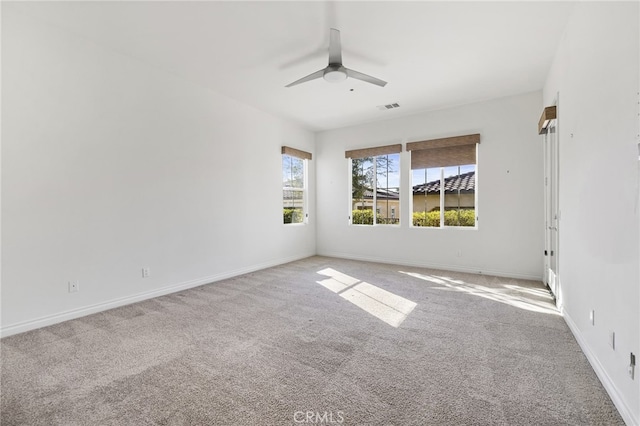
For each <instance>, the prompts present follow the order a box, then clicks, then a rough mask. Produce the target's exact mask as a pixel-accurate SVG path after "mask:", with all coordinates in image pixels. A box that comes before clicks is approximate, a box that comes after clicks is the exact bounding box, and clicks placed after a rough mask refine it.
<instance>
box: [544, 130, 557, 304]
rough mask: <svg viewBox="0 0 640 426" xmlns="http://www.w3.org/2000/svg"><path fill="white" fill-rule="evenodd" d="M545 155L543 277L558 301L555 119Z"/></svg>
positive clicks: (547, 135) (549, 132)
mask: <svg viewBox="0 0 640 426" xmlns="http://www.w3.org/2000/svg"><path fill="white" fill-rule="evenodd" d="M544 151H545V153H544V157H545V167H544V169H545V251H544V258H545V262H544V264H545V273H544V277H545V279H546V283H547V285H548V286H549V289H550V290H551V292H552V293H553V295H554V296H555V297H556V301H557V302H558V305H559V303H560V300H558V298H559V293H560V291H559V290H560V288H559V286H560V280H559V277H558V259H559V244H558V241H559V239H558V233H559V222H560V211H559V208H558V177H559V168H558V165H559V162H558V155H559V150H558V133H557V121H556V120H553V122H552V123H551V124H550V125H549V129H548V131H547V134H546V135H545V141H544Z"/></svg>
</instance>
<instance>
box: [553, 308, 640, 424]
mask: <svg viewBox="0 0 640 426" xmlns="http://www.w3.org/2000/svg"><path fill="white" fill-rule="evenodd" d="M562 313H563V317H564V320H565V322H566V323H567V325H568V326H569V329H570V330H571V332H572V333H573V336H574V337H575V338H576V341H577V342H578V345H580V349H582V352H583V353H584V355H585V356H586V357H587V360H589V363H590V364H591V367H592V368H593V371H595V372H596V376H598V379H600V382H602V386H603V387H604V389H605V390H606V391H607V393H608V394H609V397H610V398H611V401H613V404H614V405H615V406H616V408H617V409H618V411H619V412H620V415H621V416H622V419H623V420H624V422H625V423H626V424H627V425H629V426H638V425H639V424H640V419H638V417H637V416H636V415H635V414H634V413H633V411H632V410H631V408H630V407H629V406H628V405H627V404H626V403H625V402H624V399H623V398H622V396H621V395H620V393H619V392H618V389H617V387H616V385H615V383H614V382H613V380H611V377H609V375H608V374H607V371H606V370H605V368H604V367H603V366H602V364H601V363H600V360H599V359H598V357H597V356H596V355H595V354H594V353H593V352H592V351H591V349H590V348H589V345H588V344H587V342H586V341H585V340H584V338H583V337H582V334H581V333H580V329H579V328H578V326H577V325H576V323H575V322H573V320H572V319H571V316H570V315H569V314H568V313H567V312H566V311H564V310H563V312H562Z"/></svg>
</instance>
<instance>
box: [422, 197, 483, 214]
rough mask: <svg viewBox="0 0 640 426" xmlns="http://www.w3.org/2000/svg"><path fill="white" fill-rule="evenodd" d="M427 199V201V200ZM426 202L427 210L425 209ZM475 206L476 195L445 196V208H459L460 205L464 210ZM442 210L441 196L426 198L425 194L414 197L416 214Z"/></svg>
mask: <svg viewBox="0 0 640 426" xmlns="http://www.w3.org/2000/svg"><path fill="white" fill-rule="evenodd" d="M425 198H426V200H425ZM425 201H426V208H425ZM474 204H475V195H474V194H460V198H458V195H453V194H445V196H444V208H445V209H447V208H448V207H452V208H453V207H458V205H459V206H460V207H462V208H473V207H474ZM438 208H440V195H437V194H428V195H427V196H426V197H425V196H424V194H414V195H413V211H414V212H423V211H428V212H430V211H431V210H434V209H438Z"/></svg>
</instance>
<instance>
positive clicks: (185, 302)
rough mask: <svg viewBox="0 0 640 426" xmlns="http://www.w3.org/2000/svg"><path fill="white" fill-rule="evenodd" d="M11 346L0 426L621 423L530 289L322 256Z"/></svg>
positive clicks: (5, 351)
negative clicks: (0, 424)
mask: <svg viewBox="0 0 640 426" xmlns="http://www.w3.org/2000/svg"><path fill="white" fill-rule="evenodd" d="M319 272H320V273H319ZM0 343H1V351H2V352H1V356H2V371H1V379H2V382H1V402H2V405H1V410H2V411H1V412H0V420H1V423H2V426H9V425H19V424H20V425H288V424H291V425H295V424H310V423H313V424H345V425H421V426H422V425H590V424H591V425H617V424H620V425H621V424H624V423H623V421H622V419H621V418H620V416H619V414H618V413H617V411H616V409H615V407H614V406H613V404H612V403H611V400H610V399H609V397H608V396H607V394H606V393H605V391H604V389H603V388H602V385H601V384H600V382H599V381H598V379H597V377H596V375H595V374H594V372H593V370H592V369H591V367H590V365H589V364H588V362H587V360H586V358H585V357H584V355H583V354H582V352H581V351H580V349H579V347H578V345H577V343H576V342H575V340H574V338H573V336H572V335H571V333H570V331H569V329H568V328H567V326H566V324H565V323H564V321H563V319H562V318H561V317H560V316H559V315H557V312H555V309H554V308H553V305H552V304H551V302H550V298H549V295H548V293H547V292H546V290H545V289H544V287H543V286H542V285H541V284H540V283H537V282H532V281H523V280H513V279H503V278H495V277H488V276H478V275H470V274H462V273H453V272H443V271H435V270H426V269H420V268H410V267H400V266H391V265H380V264H374V263H365V262H356V261H348V260H339V259H331V258H323V257H312V258H309V259H305V260H302V261H298V262H293V263H289V264H286V265H282V266H278V267H275V268H270V269H266V270H264V271H259V272H255V273H252V274H248V275H244V276H241V277H237V278H233V279H229V280H225V281H221V282H218V283H214V284H210V285H206V286H202V287H198V288H195V289H192V290H188V291H183V292H181V293H176V294H173V295H169V296H164V297H160V298H157V299H153V300H148V301H145V302H141V303H136V304H134V305H129V306H126V307H122V308H118V309H113V310H110V311H107V312H102V313H99V314H95V315H91V316H88V317H84V318H80V319H77V320H73V321H68V322H65V323H62V324H58V325H54V326H51V327H47V328H43V329H39V330H35V331H31V332H28V333H23V334H20V335H16V336H11V337H8V338H5V339H2V341H1V342H0ZM331 422H333V423H331Z"/></svg>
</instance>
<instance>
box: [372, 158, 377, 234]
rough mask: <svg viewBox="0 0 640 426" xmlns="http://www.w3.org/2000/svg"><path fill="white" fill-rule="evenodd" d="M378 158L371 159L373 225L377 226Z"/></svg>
mask: <svg viewBox="0 0 640 426" xmlns="http://www.w3.org/2000/svg"><path fill="white" fill-rule="evenodd" d="M377 160H378V157H373V179H372V184H373V185H371V186H372V187H373V189H372V192H373V209H372V210H373V224H374V225H377V224H378V161H377Z"/></svg>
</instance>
